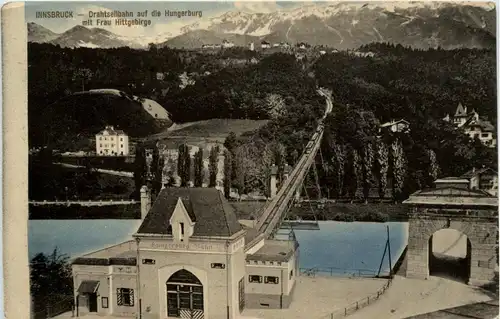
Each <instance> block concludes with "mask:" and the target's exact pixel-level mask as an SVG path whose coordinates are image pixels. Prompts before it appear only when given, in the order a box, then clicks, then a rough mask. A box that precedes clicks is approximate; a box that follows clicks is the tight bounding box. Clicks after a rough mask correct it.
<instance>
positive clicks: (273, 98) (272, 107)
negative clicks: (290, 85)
mask: <svg viewBox="0 0 500 319" xmlns="http://www.w3.org/2000/svg"><path fill="white" fill-rule="evenodd" d="M285 106H286V105H285V100H284V99H283V97H282V96H281V95H279V94H275V93H271V94H268V95H267V96H266V107H267V113H268V114H269V117H270V118H271V119H277V118H278V117H280V116H282V115H283V114H284V113H285Z"/></svg>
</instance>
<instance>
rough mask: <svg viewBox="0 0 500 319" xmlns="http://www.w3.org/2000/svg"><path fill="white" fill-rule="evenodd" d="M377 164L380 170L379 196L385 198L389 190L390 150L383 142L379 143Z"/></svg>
mask: <svg viewBox="0 0 500 319" xmlns="http://www.w3.org/2000/svg"><path fill="white" fill-rule="evenodd" d="M377 164H378V168H379V176H378V195H379V197H380V198H384V197H385V192H386V190H387V172H388V171H389V150H388V149H387V145H386V144H385V143H384V142H382V141H379V142H378V143H377Z"/></svg>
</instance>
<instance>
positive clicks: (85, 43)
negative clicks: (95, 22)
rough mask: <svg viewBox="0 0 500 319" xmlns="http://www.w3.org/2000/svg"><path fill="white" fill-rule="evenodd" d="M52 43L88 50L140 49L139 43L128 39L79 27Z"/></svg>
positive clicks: (101, 30) (99, 30) (97, 29)
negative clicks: (126, 47)
mask: <svg viewBox="0 0 500 319" xmlns="http://www.w3.org/2000/svg"><path fill="white" fill-rule="evenodd" d="M51 43H53V44H56V45H60V46H61V47H70V48H75V47H88V48H118V47H125V46H128V47H140V46H139V45H138V44H137V43H135V42H133V41H131V40H130V39H128V38H126V37H122V36H119V35H116V34H114V33H112V32H109V31H107V30H104V29H100V28H92V29H89V28H86V27H83V26H80V25H77V26H75V27H73V28H71V29H69V30H68V31H66V32H64V33H63V34H61V35H60V36H59V37H57V38H56V39H54V40H52V41H51Z"/></svg>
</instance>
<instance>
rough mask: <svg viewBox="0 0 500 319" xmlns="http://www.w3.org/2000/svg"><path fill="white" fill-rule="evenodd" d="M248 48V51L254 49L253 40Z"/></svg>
mask: <svg viewBox="0 0 500 319" xmlns="http://www.w3.org/2000/svg"><path fill="white" fill-rule="evenodd" d="M249 48H250V51H254V50H255V46H254V44H253V42H252V43H250V47H249Z"/></svg>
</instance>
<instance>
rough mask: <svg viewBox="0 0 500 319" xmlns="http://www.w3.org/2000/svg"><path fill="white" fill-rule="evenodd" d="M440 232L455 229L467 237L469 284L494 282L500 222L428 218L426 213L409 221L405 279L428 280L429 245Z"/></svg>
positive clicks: (413, 216) (440, 217) (483, 219)
mask: <svg viewBox="0 0 500 319" xmlns="http://www.w3.org/2000/svg"><path fill="white" fill-rule="evenodd" d="M441 229H455V230H457V231H459V232H460V233H463V234H464V235H465V236H467V239H468V242H469V244H468V248H467V251H468V252H469V256H470V258H466V261H465V262H466V263H467V264H468V266H469V268H468V269H469V270H468V274H469V275H468V277H469V280H468V281H467V283H468V284H471V285H482V284H485V283H488V282H492V281H493V280H494V277H495V268H496V250H495V242H496V233H497V231H498V226H497V220H495V219H488V218H475V217H471V216H460V217H458V216H457V217H455V218H450V217H445V216H437V215H431V216H429V215H426V214H423V212H420V214H412V215H411V216H410V217H409V234H408V252H407V255H408V260H407V270H406V276H407V277H408V278H421V279H427V278H429V276H430V273H429V256H430V253H429V242H432V235H433V234H434V233H436V232H438V231H439V230H441ZM466 257H467V256H466Z"/></svg>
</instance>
